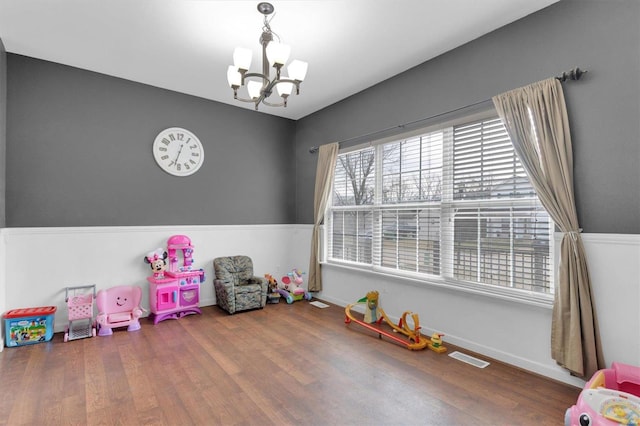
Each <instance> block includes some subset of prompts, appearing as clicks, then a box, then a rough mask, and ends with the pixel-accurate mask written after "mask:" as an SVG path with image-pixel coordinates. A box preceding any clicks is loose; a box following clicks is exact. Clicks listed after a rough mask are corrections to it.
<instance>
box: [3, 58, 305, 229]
mask: <svg viewBox="0 0 640 426" xmlns="http://www.w3.org/2000/svg"><path fill="white" fill-rule="evenodd" d="M0 65H1V63H0ZM7 70H8V71H7V82H8V83H7V86H8V101H7V105H8V107H7V123H8V125H7V141H8V143H7V182H6V183H7V188H6V190H7V193H6V205H7V210H6V220H7V226H9V227H22V226H112V225H123V226H126V225H217V224H225V225H229V224H262V223H266V224H278V223H293V222H294V220H295V209H294V199H293V196H292V195H291V194H292V193H293V191H294V185H293V183H292V179H291V175H292V171H291V169H290V168H289V167H287V165H288V164H291V163H292V160H293V137H294V128H295V122H294V121H292V120H287V119H281V118H278V117H273V116H270V115H266V114H260V113H256V112H254V111H248V110H244V109H239V108H235V107H232V106H229V105H225V104H220V103H216V102H211V101H207V100H204V99H201V98H196V97H193V96H187V95H182V94H178V93H175V92H171V91H167V90H162V89H158V88H154V87H151V86H146V85H142V84H138V83H133V82H130V81H126V80H122V79H118V78H113V77H109V76H105V75H102V74H97V73H93V72H88V71H83V70H79V69H76V68H72V67H67V66H63V65H60V64H55V63H51V62H46V61H41V60H36V59H33V58H28V57H24V56H20V55H15V54H8V59H7ZM2 75H4V72H3V74H0V77H2ZM230 96H231V94H230ZM173 126H177V127H184V128H187V129H189V130H191V131H192V132H193V133H195V134H196V135H197V136H198V137H199V139H200V140H201V141H202V143H203V145H204V149H205V160H204V164H203V166H202V168H201V169H200V170H199V171H198V172H197V173H196V174H195V175H192V176H189V177H183V178H178V177H173V176H170V175H168V174H167V173H165V172H163V171H162V170H161V169H160V168H159V167H158V166H157V165H156V163H155V161H154V158H153V155H152V152H151V146H152V143H153V140H154V138H155V137H156V135H157V134H158V133H159V132H160V131H161V130H163V129H165V128H168V127H173ZM1 141H2V140H0V142H1Z"/></svg>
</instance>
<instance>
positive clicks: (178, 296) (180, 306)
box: [145, 235, 205, 324]
mask: <svg viewBox="0 0 640 426" xmlns="http://www.w3.org/2000/svg"><path fill="white" fill-rule="evenodd" d="M162 255H164V256H162ZM164 259H166V268H156V269H154V267H153V265H154V263H155V264H157V263H158V262H159V261H162V260H164ZM145 262H147V263H150V264H151V265H152V269H153V270H154V273H153V275H152V276H150V277H147V281H149V305H150V308H151V315H150V318H151V319H153V323H154V324H157V323H159V322H160V321H164V320H166V319H179V318H182V317H184V316H186V315H191V314H200V313H201V311H200V307H199V304H200V284H202V283H203V282H204V280H205V276H204V270H202V269H194V268H193V245H192V244H191V239H190V238H189V237H187V236H186V235H173V236H172V237H170V238H169V239H168V240H167V251H166V253H161V254H160V256H158V255H157V254H153V253H150V254H149V255H147V260H145Z"/></svg>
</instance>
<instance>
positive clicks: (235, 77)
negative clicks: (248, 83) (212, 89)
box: [227, 65, 242, 87]
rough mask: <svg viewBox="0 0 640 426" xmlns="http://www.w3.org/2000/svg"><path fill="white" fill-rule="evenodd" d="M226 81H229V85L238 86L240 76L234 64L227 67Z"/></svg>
mask: <svg viewBox="0 0 640 426" xmlns="http://www.w3.org/2000/svg"><path fill="white" fill-rule="evenodd" d="M227 81H228V82H229V87H233V86H237V87H240V83H241V82H242V76H241V75H240V72H238V69H237V68H236V67H235V66H234V65H229V68H227Z"/></svg>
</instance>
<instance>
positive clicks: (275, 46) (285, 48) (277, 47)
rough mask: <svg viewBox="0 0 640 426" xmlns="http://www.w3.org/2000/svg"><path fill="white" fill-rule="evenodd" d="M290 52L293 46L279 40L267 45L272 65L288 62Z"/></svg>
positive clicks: (268, 57)
mask: <svg viewBox="0 0 640 426" xmlns="http://www.w3.org/2000/svg"><path fill="white" fill-rule="evenodd" d="M290 53H291V46H289V45H286V44H282V43H278V42H277V41H272V42H270V43H269V44H268V45H267V59H269V64H271V65H274V64H279V65H284V64H286V63H287V60H288V59H289V54H290Z"/></svg>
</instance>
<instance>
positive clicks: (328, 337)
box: [0, 301, 579, 425]
mask: <svg viewBox="0 0 640 426" xmlns="http://www.w3.org/2000/svg"><path fill="white" fill-rule="evenodd" d="M422 321H423V322H424V320H422ZM445 345H446V337H445ZM448 346H449V352H451V351H452V350H456V349H458V348H453V347H451V346H450V345H448ZM0 386H1V389H2V391H1V392H2V396H1V397H0V424H7V425H46V424H55V425H58V424H74V425H85V424H86V425H98V424H103V425H142V424H145V425H146V424H163V425H191V424H196V425H218V424H220V425H270V424H272V425H290V424H291V425H562V424H563V416H564V412H565V410H566V409H567V408H568V407H569V406H571V405H572V404H574V403H575V401H576V398H577V396H578V393H579V389H577V388H574V387H571V386H568V385H564V384H560V383H556V382H553V381H550V380H547V379H544V378H541V377H538V376H535V375H532V374H528V373H526V372H523V371H521V370H518V369H515V368H512V367H508V366H506V365H503V364H501V363H498V362H491V365H489V366H488V367H487V368H484V369H479V368H477V367H474V366H471V365H468V364H465V363H463V362H460V361H457V360H455V359H453V358H451V357H449V356H447V355H446V354H436V353H435V352H432V351H430V350H423V351H415V352H414V351H409V350H407V349H405V348H403V347H401V346H400V345H398V344H396V343H391V342H389V341H385V340H380V339H379V338H378V337H377V335H376V334H372V332H369V331H367V330H365V329H364V328H363V327H360V326H358V325H357V324H355V323H351V324H350V325H345V323H344V309H343V308H340V307H336V306H331V307H330V308H327V309H319V308H316V307H314V306H312V305H309V303H308V302H304V301H301V302H296V303H294V304H291V305H288V304H286V303H283V302H280V303H279V304H274V305H267V306H266V307H265V309H263V310H257V311H250V312H244V313H237V314H235V315H232V316H231V315H227V314H226V313H224V312H223V311H222V310H220V309H219V308H217V307H215V306H210V307H205V308H203V309H202V315H192V316H188V317H185V318H182V319H180V320H177V321H176V320H167V321H164V322H161V323H159V324H157V325H155V326H154V325H153V324H152V323H151V322H150V321H149V320H147V319H144V320H143V321H142V329H141V330H140V331H136V332H127V331H126V329H120V330H116V332H115V333H114V334H113V336H109V337H94V338H87V339H82V340H74V341H70V342H67V343H64V342H63V336H62V334H60V333H58V334H56V335H55V336H54V338H53V340H52V341H51V342H47V343H40V344H36V345H32V346H23V347H18V348H5V350H4V351H3V352H2V353H0Z"/></svg>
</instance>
